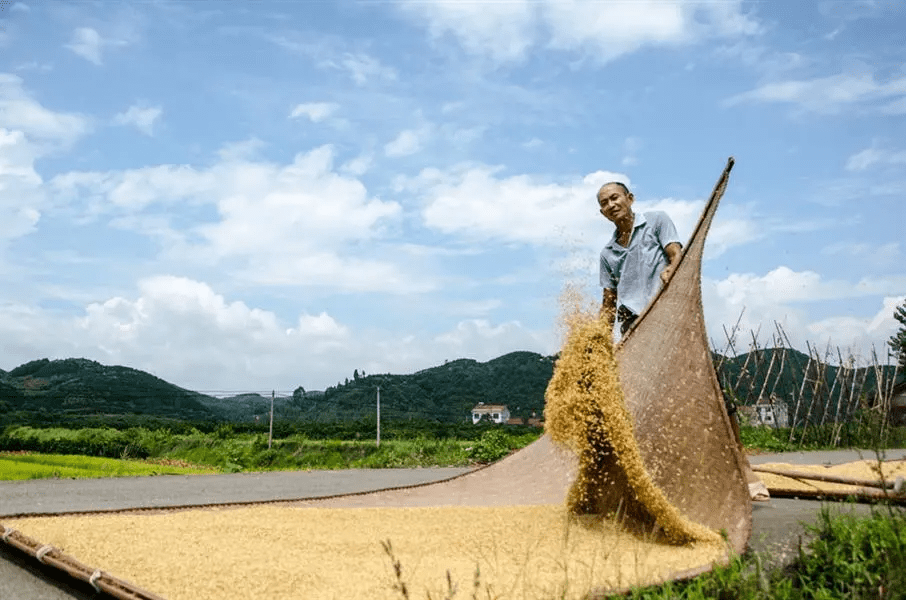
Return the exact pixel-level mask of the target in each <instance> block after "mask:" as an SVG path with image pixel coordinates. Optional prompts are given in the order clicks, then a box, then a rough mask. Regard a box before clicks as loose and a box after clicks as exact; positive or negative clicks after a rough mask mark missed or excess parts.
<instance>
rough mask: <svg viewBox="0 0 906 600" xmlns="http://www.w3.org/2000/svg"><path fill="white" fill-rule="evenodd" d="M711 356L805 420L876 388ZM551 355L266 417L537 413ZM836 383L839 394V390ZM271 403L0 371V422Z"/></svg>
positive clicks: (872, 375) (828, 370) (77, 369)
mask: <svg viewBox="0 0 906 600" xmlns="http://www.w3.org/2000/svg"><path fill="white" fill-rule="evenodd" d="M713 358H714V362H715V367H716V369H717V372H718V379H719V380H720V383H721V387H722V388H723V389H724V390H731V391H732V393H733V395H734V396H735V397H736V398H737V402H739V403H742V404H754V403H755V402H756V401H757V399H758V397H759V396H764V397H767V396H770V395H771V394H774V396H775V397H777V398H780V399H783V400H785V401H787V403H788V405H789V409H790V413H792V412H794V411H796V410H797V404H798V412H797V415H798V417H797V422H800V423H801V422H802V421H803V420H804V419H805V418H806V416H807V417H808V420H809V422H812V423H816V422H820V421H822V420H825V419H831V420H832V419H833V418H834V417H836V416H838V411H839V416H840V417H841V418H843V419H846V418H847V417H848V416H849V415H850V414H851V412H852V410H853V409H854V408H855V407H856V406H858V404H859V396H860V394H859V391H861V392H862V393H863V394H862V395H864V396H865V399H867V400H868V401H869V402H870V401H871V398H872V397H873V396H874V395H875V393H876V391H875V390H876V389H877V377H876V371H875V369H874V367H863V368H860V369H855V370H851V371H849V372H847V373H846V377H843V374H842V373H841V376H840V378H839V380H837V373H838V371H839V370H840V368H839V367H833V366H829V365H824V364H817V365H816V364H815V363H814V361H811V362H810V361H809V358H808V356H807V355H805V354H803V353H802V352H798V351H796V350H789V349H787V350H786V351H785V354H784V351H783V350H782V349H763V350H757V351H755V352H752V353H750V354H742V355H739V356H736V357H722V356H720V355H719V354H714V355H713ZM772 360H773V363H774V364H773V366H771V362H772ZM554 361H555V357H554V356H542V355H540V354H537V353H534V352H511V353H509V354H505V355H503V356H500V357H498V358H495V359H493V360H489V361H487V362H478V361H476V360H472V359H467V358H462V359H459V360H453V361H449V362H446V363H444V364H443V365H438V366H436V367H431V368H428V369H424V370H422V371H418V372H416V373H411V374H405V375H394V374H383V375H367V376H366V375H364V374H362V375H360V374H359V373H358V371H354V372H353V373H352V379H351V380H346V381H344V382H343V383H339V384H337V385H336V386H331V387H329V388H327V389H326V390H324V391H323V392H320V391H318V392H315V391H305V390H304V389H303V388H301V387H299V388H297V389H296V391H295V392H294V394H293V395H292V396H289V397H286V396H284V397H280V396H278V397H276V398H275V399H274V417H275V419H277V420H281V421H312V422H321V423H323V422H332V421H347V420H361V419H374V418H375V412H376V401H377V388H378V387H380V395H381V420H382V421H392V420H397V421H398V420H419V421H438V422H454V423H455V422H465V421H468V420H469V419H470V418H471V409H472V407H474V406H475V405H476V404H478V403H479V402H484V403H485V404H505V405H507V407H508V408H509V410H510V413H511V415H512V416H514V417H520V418H527V417H531V416H532V415H533V414H534V415H536V416H539V417H540V416H541V415H542V413H543V411H544V392H545V390H546V388H547V383H548V381H550V378H551V376H552V374H553V369H554ZM781 363H782V366H783V368H782V369H781V368H780V367H781ZM806 367H808V373H807V375H806V385H805V386H804V387H803V385H802V382H803V376H804V374H805V373H806ZM878 372H880V373H881V374H882V377H884V378H885V379H889V377H890V376H891V375H892V367H890V368H887V367H879V369H878ZM835 380H837V383H836V384H835V383H834V382H835ZM844 386H845V389H846V390H847V391H846V393H844V394H843V395H842V396H841V395H840V389H841V387H844ZM853 390H855V394H853ZM800 391H801V394H800ZM828 397H830V399H828ZM841 397H842V398H843V402H842V403H841V402H840V398H841ZM270 405H271V398H270V396H269V395H261V394H241V395H238V396H232V397H228V398H215V397H212V396H206V395H203V394H199V393H197V392H193V391H190V390H186V389H183V388H180V387H178V386H175V385H173V384H170V383H167V382H166V381H164V380H162V379H159V378H157V377H155V376H153V375H150V374H148V373H145V372H143V371H139V370H137V369H131V368H129V367H120V366H104V365H101V364H100V363H97V362H94V361H91V360H86V359H75V358H70V359H65V360H54V361H51V360H48V359H46V358H45V359H41V360H35V361H31V362H29V363H26V364H24V365H21V366H19V367H16V368H15V369H13V370H12V371H9V372H0V425H2V424H4V423H23V422H26V423H28V422H39V423H63V422H70V423H72V422H80V421H86V420H90V421H93V422H95V423H96V422H98V421H101V422H109V423H114V422H117V421H118V420H119V421H124V420H125V421H128V422H129V423H134V422H135V419H136V418H138V419H139V420H141V419H154V420H157V421H161V420H166V421H168V422H175V421H181V422H195V423H198V422H201V421H207V422H217V421H230V422H235V423H251V422H254V421H255V419H256V417H257V418H258V419H259V420H260V422H266V420H267V417H268V414H269V412H270ZM838 405H839V406H838Z"/></svg>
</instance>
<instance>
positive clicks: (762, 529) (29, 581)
mask: <svg viewBox="0 0 906 600" xmlns="http://www.w3.org/2000/svg"><path fill="white" fill-rule="evenodd" d="M873 456H874V455H873V454H871V453H859V452H855V451H846V450H843V451H832V452H797V453H785V454H762V455H757V456H751V457H750V461H751V462H752V463H753V464H763V463H766V462H787V463H792V464H840V463H844V462H850V461H853V460H859V459H860V458H872V457H873ZM886 458H887V459H889V460H890V459H903V458H906V450H895V451H888V452H887V454H886ZM467 470H468V469H455V468H439V469H374V470H367V469H361V470H359V469H356V470H344V471H310V472H278V473H274V472H271V473H239V474H235V475H191V476H174V475H166V476H158V477H135V478H132V477H129V478H115V479H91V480H86V479H82V480H75V479H66V480H36V481H17V482H0V517H2V516H3V515H14V514H26V513H27V514H34V513H58V512H71V511H89V510H115V509H122V508H135V507H166V506H184V505H191V504H209V503H221V502H222V503H228V502H255V501H264V500H291V499H296V498H311V497H319V496H330V495H334V494H348V493H354V492H361V491H367V490H372V489H383V488H388V487H397V486H404V485H413V484H417V483H425V482H429V481H438V480H442V479H447V478H449V477H453V476H455V475H457V474H460V473H463V472H466V471H467ZM822 505H823V504H822V503H821V502H816V501H812V500H795V499H791V498H773V499H772V500H771V501H770V502H765V503H756V505H755V506H754V507H753V512H752V518H753V532H752V538H751V546H752V549H753V550H755V551H757V552H763V553H765V554H766V555H768V556H769V558H770V560H771V561H777V562H783V561H786V560H788V559H790V558H791V557H792V556H793V555H794V554H795V552H796V548H797V545H798V542H799V539H800V536H801V535H802V533H803V527H802V526H801V524H802V523H814V522H815V520H816V518H817V515H818V513H819V511H820V509H821V507H822ZM830 506H831V509H832V510H835V511H841V510H847V511H854V512H856V513H861V514H866V513H868V512H869V511H870V507H869V506H868V505H864V504H863V505H854V506H853V505H844V504H840V503H831V504H830ZM32 563H35V564H32ZM72 598H77V599H88V598H92V599H99V598H101V596H99V595H96V594H94V591H93V590H92V589H91V588H90V587H88V586H87V584H86V586H84V587H76V586H74V585H73V584H72V583H71V582H70V581H68V580H61V579H59V578H57V576H56V572H55V571H54V570H52V569H43V568H41V565H39V564H37V562H36V561H35V560H34V559H30V560H29V559H24V558H22V557H20V556H19V555H18V554H17V553H13V552H10V551H9V550H8V549H7V548H6V545H5V544H0V600H69V599H72Z"/></svg>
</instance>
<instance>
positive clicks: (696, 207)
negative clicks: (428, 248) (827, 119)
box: [397, 164, 763, 256]
mask: <svg viewBox="0 0 906 600" xmlns="http://www.w3.org/2000/svg"><path fill="white" fill-rule="evenodd" d="M501 172H502V168H500V167H492V166H488V165H475V164H460V165H457V166H455V167H452V168H450V169H448V170H440V169H425V170H423V171H422V172H421V173H419V174H418V175H417V176H416V177H412V178H400V179H399V180H398V181H397V187H398V189H400V190H407V191H409V192H412V193H415V194H416V195H418V196H419V197H420V198H421V199H422V201H423V206H424V207H423V209H422V219H423V221H424V223H425V225H426V226H428V227H430V228H432V229H435V230H438V231H441V232H444V233H449V234H459V235H462V236H464V237H466V238H467V239H471V240H479V239H480V240H487V239H490V240H494V241H498V242H504V243H513V242H516V243H529V244H537V245H542V246H556V247H561V248H562V247H563V246H564V244H567V243H572V242H576V241H583V242H581V243H582V244H583V245H588V244H592V245H594V246H597V245H598V243H599V242H600V240H601V239H606V238H607V237H609V236H610V234H611V233H612V231H613V226H612V225H611V224H610V223H609V222H607V221H606V220H605V219H604V217H602V216H601V215H600V214H599V213H598V207H597V204H596V203H595V195H596V194H597V191H598V189H599V188H600V187H601V185H603V184H604V183H607V182H610V181H622V182H624V183H627V184H628V183H629V180H628V178H627V177H626V175H624V174H621V173H616V172H610V171H596V172H593V173H590V174H588V175H586V176H584V177H582V178H576V179H574V180H572V181H566V182H560V183H555V182H550V181H545V180H544V179H543V178H539V177H533V176H530V175H510V176H502V175H501ZM633 208H634V210H635V211H636V212H647V211H651V210H661V211H665V212H666V213H667V214H669V215H670V217H671V218H672V219H673V221H674V223H675V224H676V227H677V232H678V233H679V235H680V238H681V239H683V240H685V239H688V237H689V236H690V235H691V234H692V230H693V228H694V226H695V224H696V223H697V222H698V218H699V216H700V215H701V211H702V209H703V208H704V200H679V199H674V198H663V199H651V200H639V199H636V201H635V204H634V205H633ZM761 235H763V233H761V232H760V231H759V230H758V229H757V228H756V227H755V225H754V223H753V222H752V219H751V218H750V217H748V216H747V215H746V214H745V213H744V212H742V211H740V210H738V209H734V210H731V211H729V212H728V213H727V214H724V213H720V215H719V218H718V219H716V220H715V223H714V225H713V228H712V235H711V237H710V238H709V245H708V255H709V256H716V255H718V254H720V253H721V252H723V251H725V250H726V249H727V248H730V247H732V246H738V245H742V244H746V243H749V242H751V241H754V240H755V239H758V237H759V236H761ZM582 251H583V252H584V251H587V247H583V249H582Z"/></svg>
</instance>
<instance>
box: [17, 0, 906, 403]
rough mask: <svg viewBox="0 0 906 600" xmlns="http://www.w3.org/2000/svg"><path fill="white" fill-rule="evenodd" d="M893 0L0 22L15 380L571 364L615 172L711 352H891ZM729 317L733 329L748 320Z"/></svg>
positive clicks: (523, 3) (48, 5)
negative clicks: (686, 264) (56, 371)
mask: <svg viewBox="0 0 906 600" xmlns="http://www.w3.org/2000/svg"><path fill="white" fill-rule="evenodd" d="M904 30H906V9H904V7H903V5H902V3H900V2H882V1H880V0H879V1H875V2H869V1H858V0H849V1H838V2H804V1H803V2H788V1H786V0H768V1H765V2H741V1H734V0H717V1H709V2H681V1H679V0H675V1H657V2H647V1H643V0H637V1H634V2H616V1H614V2H609V1H580V0H574V1H566V0H558V1H553V0H531V1H528V0H509V1H506V2H490V1H474V2H473V1H466V0H462V1H446V2H425V1H415V2H407V1H399V2H394V1H361V2H354V1H349V2H321V1H312V2H308V1H304V2H303V1H297V2H294V1H283V2H268V1H259V2H245V1H240V0H236V1H233V2H222V1H216V2H215V1H203V0H192V1H188V0H187V1H182V2H179V1H170V2H157V1H153V0H144V1H141V2H128V1H123V2H113V1H99V2H88V1H79V2H69V1H67V2H54V1H51V0H42V1H40V2H38V1H33V2H16V3H10V4H9V5H7V6H5V7H4V8H3V11H2V12H0V290H2V293H0V340H2V343H0V368H4V369H7V370H8V369H11V368H13V367H15V366H17V365H18V364H21V363H23V362H25V361H28V360H32V359H35V358H40V357H45V356H46V357H50V358H65V357H70V356H80V357H87V358H91V359H94V360H98V361H100V362H102V363H105V364H122V365H127V366H131V367H135V368H139V369H143V370H146V371H149V372H152V373H154V374H156V375H158V376H159V377H162V378H164V379H167V380H168V381H171V382H173V383H176V384H178V385H182V386H185V387H189V388H192V389H198V390H212V391H213V390H271V389H278V390H292V389H293V388H295V387H296V386H298V385H303V386H305V387H306V388H307V389H323V388H324V387H326V386H328V385H333V384H335V383H336V382H337V381H342V380H343V379H344V378H345V377H350V376H351V374H352V372H353V370H354V369H357V370H358V371H359V372H362V371H364V372H366V373H384V372H392V373H408V372H413V371H415V370H418V369H422V368H426V367H430V366H434V365H437V364H440V363H442V362H443V361H444V360H452V359H456V358H461V357H469V358H475V359H478V360H488V359H490V358H494V357H496V356H499V355H501V354H504V353H507V352H510V351H514V350H532V351H536V352H541V353H544V354H551V353H553V352H555V351H556V350H557V349H558V347H559V343H560V337H559V336H560V331H559V329H558V327H557V315H558V311H559V307H558V296H559V294H560V291H561V290H562V288H563V286H564V285H565V284H566V283H567V282H573V283H577V284H579V285H581V286H584V289H585V290H586V292H587V294H588V295H589V297H591V298H593V299H594V300H595V301H597V298H598V297H599V295H600V290H599V289H598V288H597V256H598V253H599V251H600V248H601V247H602V246H603V244H605V243H606V242H607V240H608V239H609V237H610V235H611V232H612V225H611V224H610V223H609V222H607V221H606V220H605V219H604V218H603V217H602V216H600V214H598V212H597V206H596V203H595V192H596V190H597V188H598V187H599V186H600V185H601V184H603V183H605V182H607V181H610V180H614V179H616V180H621V181H625V182H627V183H629V184H630V186H631V187H632V189H633V191H634V192H635V195H636V198H637V201H636V205H635V208H636V209H637V210H641V211H644V210H652V209H661V210H666V211H667V212H668V213H669V214H670V215H671V216H672V217H673V218H674V220H675V222H676V224H677V227H678V230H679V232H680V235H681V237H683V238H687V237H688V235H689V234H690V233H691V230H692V227H693V225H694V222H695V220H696V219H697V216H698V214H699V213H700V211H701V209H702V207H703V205H704V201H705V198H706V197H707V195H708V194H709V193H710V191H711V188H712V187H713V185H714V182H715V180H716V178H717V176H718V175H719V173H720V171H721V169H722V168H723V166H724V163H725V161H726V159H727V157H728V156H731V155H732V156H734V157H735V158H736V161H737V164H736V167H735V168H734V171H733V175H732V178H731V182H730V186H729V188H728V191H727V194H726V196H725V198H724V201H723V203H722V205H721V208H720V210H719V212H718V215H717V218H716V220H715V223H714V226H713V228H712V233H711V236H710V238H709V242H708V246H707V249H706V260H705V263H704V273H703V278H704V279H703V284H702V292H703V298H704V309H705V316H706V320H707V323H708V327H709V334H710V335H711V337H712V339H713V340H714V341H715V345H716V346H717V347H718V349H722V348H723V347H724V346H725V345H726V343H725V339H724V333H723V331H724V327H731V326H733V325H734V324H735V323H736V322H737V320H739V321H740V326H741V329H742V331H743V334H741V339H742V340H743V341H741V342H740V343H739V344H740V345H745V340H747V339H749V337H750V336H749V333H748V332H749V330H753V331H759V332H760V333H759V334H758V335H759V339H760V341H761V342H762V343H769V342H770V340H771V336H772V334H773V332H774V331H775V328H774V323H775V322H777V323H780V324H781V325H782V327H783V328H784V330H785V331H786V332H787V334H788V335H789V336H790V338H791V340H792V342H793V344H794V345H795V346H797V347H799V348H801V349H805V344H806V341H808V342H810V343H813V344H816V345H817V346H819V347H821V348H826V347H828V345H830V346H831V347H838V346H839V347H840V348H841V350H842V351H843V352H846V353H852V354H854V355H855V356H856V358H857V359H858V360H860V361H862V362H865V361H866V360H868V359H869V358H870V356H871V352H872V348H875V349H876V350H877V352H878V353H879V354H880V355H881V358H882V360H884V359H886V351H887V346H886V340H887V338H888V337H889V336H890V335H891V334H892V333H893V332H894V331H895V330H896V326H897V324H896V322H895V321H894V320H893V318H892V315H893V311H894V307H895V306H896V305H897V304H898V303H900V302H902V301H903V299H904V296H906V269H904V267H903V265H904V258H906V257H904V253H906V248H904V242H903V230H904V222H906V218H904V217H906V210H904V195H906V141H904V140H906V47H904V45H903V44H902V32H903V31H904ZM740 316H741V319H740Z"/></svg>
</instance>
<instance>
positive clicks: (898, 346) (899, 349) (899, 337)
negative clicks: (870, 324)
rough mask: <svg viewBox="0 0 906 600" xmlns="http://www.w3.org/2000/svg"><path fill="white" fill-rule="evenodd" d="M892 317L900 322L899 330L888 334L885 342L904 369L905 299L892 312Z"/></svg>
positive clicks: (905, 362)
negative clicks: (888, 337) (888, 336)
mask: <svg viewBox="0 0 906 600" xmlns="http://www.w3.org/2000/svg"><path fill="white" fill-rule="evenodd" d="M893 318H894V319H896V320H897V321H899V322H900V325H901V327H900V330H899V331H898V332H896V333H895V334H893V335H892V336H890V340H889V341H888V342H887V344H888V345H889V346H890V348H891V349H892V350H893V354H894V356H896V357H897V361H898V362H899V365H900V368H901V369H906V300H903V304H901V305H899V306H898V307H897V308H896V310H895V311H894V313H893Z"/></svg>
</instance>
